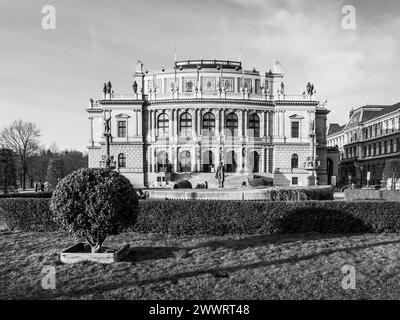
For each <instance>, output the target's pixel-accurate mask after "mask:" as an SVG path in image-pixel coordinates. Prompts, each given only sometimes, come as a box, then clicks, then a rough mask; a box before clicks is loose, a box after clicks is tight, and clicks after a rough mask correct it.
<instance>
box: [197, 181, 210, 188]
mask: <svg viewBox="0 0 400 320" xmlns="http://www.w3.org/2000/svg"><path fill="white" fill-rule="evenodd" d="M195 189H208V182H207V181H204V183H198V184H197V185H196V188H195Z"/></svg>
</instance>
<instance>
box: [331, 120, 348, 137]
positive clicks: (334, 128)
mask: <svg viewBox="0 0 400 320" xmlns="http://www.w3.org/2000/svg"><path fill="white" fill-rule="evenodd" d="M344 127H345V126H344V125H343V126H341V125H339V124H338V123H331V124H330V125H329V128H328V136H329V135H331V134H335V133H338V132H340V131H342V130H343V129H344Z"/></svg>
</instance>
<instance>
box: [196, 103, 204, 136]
mask: <svg viewBox="0 0 400 320" xmlns="http://www.w3.org/2000/svg"><path fill="white" fill-rule="evenodd" d="M196 115H197V136H199V137H201V119H202V117H203V114H202V110H201V109H198V110H196Z"/></svg>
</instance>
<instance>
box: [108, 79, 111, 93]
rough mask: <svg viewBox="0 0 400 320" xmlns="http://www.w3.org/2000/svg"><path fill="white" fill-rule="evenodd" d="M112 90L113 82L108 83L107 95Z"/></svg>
mask: <svg viewBox="0 0 400 320" xmlns="http://www.w3.org/2000/svg"><path fill="white" fill-rule="evenodd" d="M111 88H112V84H111V81H108V83H107V93H111Z"/></svg>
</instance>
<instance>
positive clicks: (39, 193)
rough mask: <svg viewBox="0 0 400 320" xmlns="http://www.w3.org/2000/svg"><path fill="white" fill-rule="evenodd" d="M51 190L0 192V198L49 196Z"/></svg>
mask: <svg viewBox="0 0 400 320" xmlns="http://www.w3.org/2000/svg"><path fill="white" fill-rule="evenodd" d="M52 194H53V193H52V192H23V193H8V194H0V199H4V198H6V199H8V198H40V199H41V198H48V199H50V198H51V195H52Z"/></svg>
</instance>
